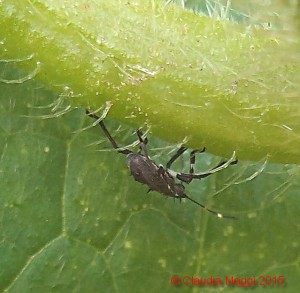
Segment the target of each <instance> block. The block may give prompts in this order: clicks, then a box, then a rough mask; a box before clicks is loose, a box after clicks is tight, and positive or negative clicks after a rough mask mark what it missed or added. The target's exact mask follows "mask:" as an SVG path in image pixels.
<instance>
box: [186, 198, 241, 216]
mask: <svg viewBox="0 0 300 293" xmlns="http://www.w3.org/2000/svg"><path fill="white" fill-rule="evenodd" d="M185 198H187V199H188V200H190V201H192V202H193V203H195V204H196V205H198V206H200V207H201V208H202V209H204V210H206V211H208V212H210V213H211V214H213V215H214V216H216V217H218V218H223V219H231V220H238V218H237V217H234V216H229V215H224V214H221V213H219V212H217V211H214V210H211V209H209V208H208V207H206V206H205V205H203V204H201V203H199V202H197V201H195V200H194V199H192V198H191V197H189V196H187V195H186V194H185Z"/></svg>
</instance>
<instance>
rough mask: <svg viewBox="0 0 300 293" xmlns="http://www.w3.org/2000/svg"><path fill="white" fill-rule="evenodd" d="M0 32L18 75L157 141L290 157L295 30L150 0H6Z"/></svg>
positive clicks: (295, 151)
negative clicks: (145, 128)
mask: <svg viewBox="0 0 300 293" xmlns="http://www.w3.org/2000/svg"><path fill="white" fill-rule="evenodd" d="M169 2H170V1H169ZM290 18H291V19H292V15H290ZM292 24H294V26H296V23H292ZM0 33H1V34H2V35H3V36H6V37H5V38H3V41H2V48H3V52H4V54H3V57H2V58H5V59H9V60H10V59H15V58H19V59H22V58H23V59H26V58H27V60H26V62H19V64H18V66H19V67H21V68H23V69H25V70H26V72H27V74H25V76H24V77H23V79H24V78H25V79H26V78H29V77H30V76H35V78H36V79H37V80H39V81H42V82H43V83H44V84H45V85H47V87H48V88H49V89H51V90H52V91H54V92H57V93H62V92H64V91H65V92H64V93H65V95H66V96H68V97H69V100H70V102H71V103H72V104H73V105H76V106H78V105H79V106H83V107H85V108H87V107H89V108H91V109H92V110H97V109H99V108H100V107H103V106H104V105H105V103H106V102H107V101H109V102H110V103H111V104H112V105H113V106H112V107H111V109H110V111H109V113H108V116H109V117H111V118H114V119H116V120H118V121H119V122H120V123H122V124H125V123H127V124H130V125H132V126H135V127H139V126H140V125H142V124H143V123H145V122H146V123H147V124H148V125H149V127H151V131H152V132H153V133H154V134H155V135H157V136H158V137H161V138H163V139H164V140H167V141H172V142H176V143H178V142H181V141H182V140H183V139H184V138H187V140H188V141H187V144H188V145H189V146H190V147H192V148H198V147H199V141H202V142H203V143H204V144H205V145H206V146H207V147H208V148H209V149H210V150H211V152H212V153H215V154H218V155H220V156H227V157H228V156H229V155H230V154H231V153H232V151H234V150H235V151H237V152H238V154H239V158H240V159H244V160H256V161H258V160H260V159H261V158H263V157H265V156H268V157H269V161H273V162H281V163H299V158H300V154H299V152H300V147H299V132H300V129H299V125H300V121H299V117H300V115H299V111H300V110H299V105H300V104H299V102H298V100H299V93H300V72H299V68H300V66H299V58H298V47H299V41H298V40H299V37H298V33H297V30H295V29H290V30H289V31H288V33H286V31H285V30H278V31H276V30H266V29H262V28H260V29H257V28H255V27H254V26H252V27H249V25H239V24H237V23H234V22H230V21H228V20H226V19H224V17H223V19H220V20H216V19H215V18H212V17H207V16H203V15H198V14H194V13H192V12H191V11H186V10H183V9H180V8H179V7H176V6H174V5H167V4H166V3H165V2H163V1H159V0H153V1H143V0H135V1H129V2H128V1H127V0H114V1H104V0H101V1H100V0H98V1H92V2H89V3H87V2H86V1H83V0H81V1H77V2H76V3H75V2H70V3H68V4H65V3H64V2H61V1H49V0H40V1H14V0H8V1H2V2H1V4H0ZM16 44H17V45H16ZM14 79H15V80H16V81H17V80H18V79H17V78H14ZM3 80H8V78H3ZM19 81H22V78H21V79H19Z"/></svg>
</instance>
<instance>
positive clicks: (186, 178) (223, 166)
mask: <svg viewBox="0 0 300 293" xmlns="http://www.w3.org/2000/svg"><path fill="white" fill-rule="evenodd" d="M237 162H238V161H237V159H236V157H235V152H233V155H232V156H231V158H230V159H229V160H228V161H224V162H221V163H220V164H218V165H217V166H216V167H214V168H212V169H211V170H209V171H206V172H202V173H197V174H191V173H190V174H186V173H178V174H177V175H176V177H177V179H179V180H181V181H183V182H186V183H190V182H191V181H192V180H193V179H202V178H205V177H208V176H210V175H212V174H214V173H217V172H219V171H221V170H224V169H226V168H227V167H229V166H230V165H234V164H236V163H237Z"/></svg>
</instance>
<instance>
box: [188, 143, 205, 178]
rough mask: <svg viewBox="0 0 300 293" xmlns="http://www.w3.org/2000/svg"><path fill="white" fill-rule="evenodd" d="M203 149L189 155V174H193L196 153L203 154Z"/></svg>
mask: <svg viewBox="0 0 300 293" xmlns="http://www.w3.org/2000/svg"><path fill="white" fill-rule="evenodd" d="M204 152H205V148H203V149H202V150H193V151H191V153H190V174H194V167H195V162H196V155H195V154H196V153H204Z"/></svg>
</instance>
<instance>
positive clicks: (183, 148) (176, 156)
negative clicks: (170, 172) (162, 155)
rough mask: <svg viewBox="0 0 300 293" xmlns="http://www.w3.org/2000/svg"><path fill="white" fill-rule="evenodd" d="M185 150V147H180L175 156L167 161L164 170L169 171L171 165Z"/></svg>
mask: <svg viewBox="0 0 300 293" xmlns="http://www.w3.org/2000/svg"><path fill="white" fill-rule="evenodd" d="M186 150H187V148H186V147H181V148H179V149H178V151H177V152H176V154H175V155H174V156H173V157H172V158H171V159H170V160H169V161H168V163H167V165H166V168H167V169H170V168H171V165H172V164H173V163H174V162H175V161H176V160H177V159H178V158H179V157H180V156H181V155H182V154H183V153H184V152H185V151H186Z"/></svg>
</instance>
